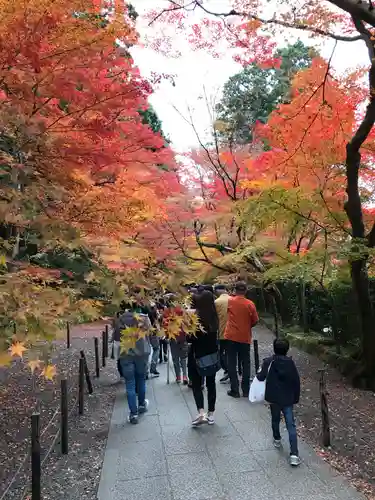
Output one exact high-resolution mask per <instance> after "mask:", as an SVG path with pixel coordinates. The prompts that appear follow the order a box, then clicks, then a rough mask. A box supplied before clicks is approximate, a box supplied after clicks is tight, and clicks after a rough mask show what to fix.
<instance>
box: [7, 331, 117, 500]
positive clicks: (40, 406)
mask: <svg viewBox="0 0 375 500" xmlns="http://www.w3.org/2000/svg"><path fill="white" fill-rule="evenodd" d="M103 328H104V323H96V324H92V325H81V326H77V327H74V328H72V332H71V347H70V349H67V348H66V343H65V342H62V341H61V342H55V343H54V344H53V349H52V360H53V363H54V364H56V366H57V370H58V376H57V377H56V380H55V381H54V382H48V381H46V380H44V379H43V378H42V377H35V379H34V380H33V378H32V376H31V374H30V371H29V370H28V369H27V368H26V367H25V366H24V365H23V364H22V362H21V361H18V362H15V363H14V364H13V365H12V366H11V367H10V368H8V369H0V406H1V419H0V436H1V437H0V463H1V467H0V500H13V499H17V500H21V499H27V498H28V495H29V493H30V491H29V490H30V456H29V451H30V436H29V434H30V417H31V414H32V413H33V412H34V411H39V412H40V415H41V416H40V418H41V438H40V441H41V450H42V460H43V462H42V487H43V491H42V493H43V499H44V500H47V499H57V498H69V500H88V499H90V500H92V499H94V498H95V496H96V490H97V486H98V483H99V478H100V470H101V464H102V459H103V453H104V447H105V443H106V439H107V435H108V428H109V421H110V418H111V413H112V407H113V403H114V397H115V392H116V385H117V384H118V376H117V373H116V370H115V367H114V362H113V361H111V360H109V359H108V360H107V366H106V368H102V367H101V372H100V378H99V379H96V378H95V376H94V372H95V364H94V363H95V361H94V360H95V358H94V336H98V337H99V338H100V336H101V331H102V330H103ZM99 345H101V341H100V340H99ZM81 349H83V350H84V351H85V355H86V358H87V362H88V367H89V370H90V374H91V378H92V382H93V385H94V393H93V394H92V395H91V396H88V394H87V392H86V393H85V412H84V415H83V416H79V415H78V406H77V392H78V363H79V357H80V350H81ZM100 361H101V360H100ZM61 377H66V378H67V380H68V391H69V396H68V399H69V412H70V414H69V454H68V455H67V456H62V455H61V453H60V441H59V434H58V430H59V425H60V408H59V404H60V378H61Z"/></svg>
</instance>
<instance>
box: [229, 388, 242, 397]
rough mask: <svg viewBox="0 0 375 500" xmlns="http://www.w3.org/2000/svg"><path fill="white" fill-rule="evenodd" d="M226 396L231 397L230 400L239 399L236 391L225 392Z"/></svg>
mask: <svg viewBox="0 0 375 500" xmlns="http://www.w3.org/2000/svg"><path fill="white" fill-rule="evenodd" d="M227 394H228V396H230V397H232V398H237V399H238V398H240V397H241V396H240V393H239V392H236V391H232V389H231V390H230V391H228V392H227Z"/></svg>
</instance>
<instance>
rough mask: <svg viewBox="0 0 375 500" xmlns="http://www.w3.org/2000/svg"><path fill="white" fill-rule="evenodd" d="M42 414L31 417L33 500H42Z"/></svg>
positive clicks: (34, 414)
mask: <svg viewBox="0 0 375 500" xmlns="http://www.w3.org/2000/svg"><path fill="white" fill-rule="evenodd" d="M41 498H42V488H41V462H40V414H39V413H33V414H32V415H31V500H41Z"/></svg>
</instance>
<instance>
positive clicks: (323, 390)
mask: <svg viewBox="0 0 375 500" xmlns="http://www.w3.org/2000/svg"><path fill="white" fill-rule="evenodd" d="M319 373H320V379H319V392H320V408H321V412H322V438H323V446H326V447H328V446H331V431H330V427H329V414H328V401H327V387H326V377H325V375H326V372H325V369H324V368H323V369H320V370H319Z"/></svg>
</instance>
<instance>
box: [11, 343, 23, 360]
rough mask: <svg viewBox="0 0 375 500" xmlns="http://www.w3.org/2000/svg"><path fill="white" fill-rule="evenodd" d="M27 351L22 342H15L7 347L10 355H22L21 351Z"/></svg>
mask: <svg viewBox="0 0 375 500" xmlns="http://www.w3.org/2000/svg"><path fill="white" fill-rule="evenodd" d="M25 351H27V349H26V347H25V345H24V343H23V342H15V343H14V344H12V345H11V346H10V347H9V352H10V355H11V356H19V357H20V358H22V357H23V353H24V352H25Z"/></svg>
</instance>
